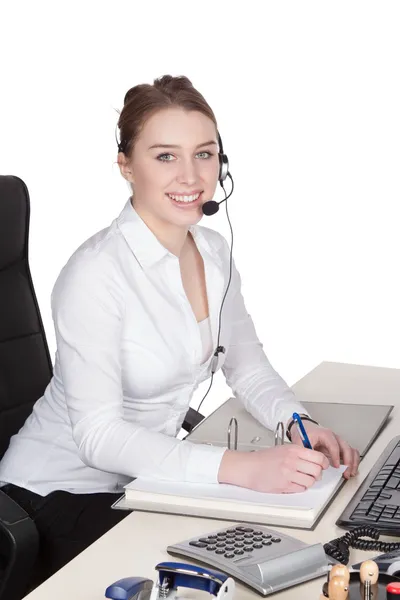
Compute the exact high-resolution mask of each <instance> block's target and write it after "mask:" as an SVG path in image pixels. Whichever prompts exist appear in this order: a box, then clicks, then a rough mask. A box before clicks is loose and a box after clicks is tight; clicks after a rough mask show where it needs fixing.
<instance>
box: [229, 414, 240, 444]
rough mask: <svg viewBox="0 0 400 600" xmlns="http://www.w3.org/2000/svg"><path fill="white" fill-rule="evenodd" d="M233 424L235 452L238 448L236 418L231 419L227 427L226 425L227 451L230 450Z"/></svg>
mask: <svg viewBox="0 0 400 600" xmlns="http://www.w3.org/2000/svg"><path fill="white" fill-rule="evenodd" d="M232 423H234V424H235V447H234V450H237V448H238V427H239V426H238V422H237V419H236V417H232V418H231V420H230V421H229V425H228V450H231V424H232Z"/></svg>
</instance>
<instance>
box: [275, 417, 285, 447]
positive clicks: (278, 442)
mask: <svg viewBox="0 0 400 600" xmlns="http://www.w3.org/2000/svg"><path fill="white" fill-rule="evenodd" d="M284 441H285V427H284V425H283V423H282V421H279V422H278V424H277V426H276V429H275V446H283V444H284Z"/></svg>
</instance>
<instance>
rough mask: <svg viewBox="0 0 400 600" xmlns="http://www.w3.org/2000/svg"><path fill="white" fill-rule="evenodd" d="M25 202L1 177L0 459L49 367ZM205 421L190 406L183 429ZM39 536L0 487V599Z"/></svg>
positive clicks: (23, 575)
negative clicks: (34, 283) (32, 261)
mask: <svg viewBox="0 0 400 600" xmlns="http://www.w3.org/2000/svg"><path fill="white" fill-rule="evenodd" d="M29 216H30V200H29V192H28V188H27V187H26V185H25V183H24V182H23V181H22V180H21V179H20V178H19V177H15V176H13V175H0V459H1V457H2V456H3V455H4V452H5V451H6V449H7V447H8V444H9V442H10V438H11V436H12V435H14V434H15V433H17V432H18V430H19V429H20V428H21V427H22V425H23V424H24V422H25V420H26V418H27V417H28V415H29V414H30V413H31V411H32V407H33V405H34V403H35V402H36V400H37V399H38V398H40V396H42V395H43V393H44V390H45V388H46V386H47V384H48V383H49V381H50V379H51V377H52V374H53V366H52V362H51V358H50V353H49V349H48V346H47V341H46V335H45V331H44V327H43V323H42V319H41V316H40V311H39V306H38V303H37V300H36V295H35V290H34V287H33V283H32V278H31V274H30V270H29V262H28V235H29ZM203 418H204V417H203V416H202V415H201V414H200V413H198V412H196V411H195V410H193V409H192V408H189V410H188V412H187V414H186V417H185V420H184V423H183V425H182V427H183V428H184V429H185V430H186V431H191V429H192V428H193V427H194V426H195V425H197V424H198V423H199V422H200V421H202V419H203ZM38 547H39V536H38V532H37V529H36V526H35V524H34V522H33V521H32V519H30V518H29V516H28V515H27V513H26V512H25V511H24V510H23V509H22V508H21V507H20V506H19V505H18V504H17V503H16V502H14V500H12V499H11V498H9V496H7V495H6V494H5V493H4V492H2V491H1V488H0V600H20V599H21V598H22V597H23V596H24V595H25V594H26V593H27V592H28V582H29V580H30V577H31V573H32V568H33V566H34V563H35V560H36V558H37V553H38Z"/></svg>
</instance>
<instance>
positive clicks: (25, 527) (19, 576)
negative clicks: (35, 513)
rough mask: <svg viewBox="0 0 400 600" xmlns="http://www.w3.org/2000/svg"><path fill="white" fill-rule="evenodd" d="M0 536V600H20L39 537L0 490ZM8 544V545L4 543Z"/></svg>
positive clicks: (21, 511)
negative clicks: (0, 550)
mask: <svg viewBox="0 0 400 600" xmlns="http://www.w3.org/2000/svg"><path fill="white" fill-rule="evenodd" d="M0 534H1V538H2V542H3V541H4V540H6V548H5V554H6V557H7V559H8V560H7V564H6V567H5V570H4V573H3V575H2V578H1V580H0V599H1V600H3V599H4V600H6V599H7V600H21V598H22V597H23V596H24V595H25V594H26V593H27V592H28V584H29V580H30V577H31V573H32V569H33V566H34V564H35V561H36V558H37V554H38V549H39V534H38V531H37V529H36V525H35V523H34V522H33V521H32V519H31V518H30V517H29V515H28V514H27V513H26V512H25V511H24V510H23V509H22V508H21V507H20V506H19V505H18V504H17V503H16V502H15V501H14V500H13V499H12V498H10V497H9V496H7V494H5V493H4V492H2V491H1V489H0ZM7 542H8V543H7Z"/></svg>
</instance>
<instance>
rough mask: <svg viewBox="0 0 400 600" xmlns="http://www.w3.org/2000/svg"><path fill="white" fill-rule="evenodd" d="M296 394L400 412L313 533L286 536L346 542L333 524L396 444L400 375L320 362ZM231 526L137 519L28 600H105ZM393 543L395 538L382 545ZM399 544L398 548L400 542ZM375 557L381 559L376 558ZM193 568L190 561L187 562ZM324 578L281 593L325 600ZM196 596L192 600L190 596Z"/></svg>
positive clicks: (242, 593)
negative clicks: (176, 550) (193, 541)
mask: <svg viewBox="0 0 400 600" xmlns="http://www.w3.org/2000/svg"><path fill="white" fill-rule="evenodd" d="M293 389H294V391H295V392H296V393H298V394H299V396H301V397H302V398H303V399H304V400H313V401H315V400H318V401H321V402H324V401H325V402H353V403H371V404H372V403H374V404H377V403H382V404H393V405H394V406H395V408H394V410H393V411H392V415H391V417H390V418H389V421H388V423H387V425H386V426H385V428H384V430H383V431H382V433H381V434H380V435H379V437H378V439H377V440H376V441H375V443H374V444H373V445H372V447H371V449H370V450H369V452H368V453H367V455H366V457H365V458H364V459H363V461H362V463H361V465H360V473H359V475H358V476H357V478H353V479H352V480H351V481H349V482H347V483H346V484H345V485H344V486H343V488H342V490H341V491H340V493H339V494H338V495H337V497H336V499H335V500H334V502H333V503H332V504H331V506H330V508H329V509H328V511H327V512H326V513H325V515H324V517H323V518H322V519H321V521H320V522H319V524H318V526H317V527H316V529H315V530H314V531H303V530H296V529H285V528H280V527H276V528H275V529H277V530H278V531H286V532H287V533H289V534H290V535H294V536H296V537H298V538H299V539H301V540H303V541H305V542H309V543H315V542H319V541H322V542H326V541H328V540H331V539H333V538H335V537H338V536H340V535H343V534H344V533H345V531H344V530H342V529H339V528H338V527H336V526H335V525H334V523H335V521H336V519H337V518H338V517H339V515H340V513H341V512H342V510H343V509H344V508H345V506H346V505H347V503H348V502H349V500H350V498H351V497H352V496H353V494H354V493H355V491H356V489H357V488H358V486H359V485H360V483H361V481H362V480H363V479H364V477H365V476H366V475H367V473H368V472H369V470H370V469H371V467H372V466H373V464H374V463H375V461H376V460H377V459H378V457H379V456H380V454H381V452H382V451H383V450H384V448H385V446H386V445H387V443H388V442H389V440H390V439H391V438H393V437H394V436H395V435H397V434H399V431H400V369H385V368H380V367H365V366H358V365H347V364H340V363H325V362H324V363H321V364H320V365H319V366H318V367H317V368H316V369H314V370H313V371H312V372H311V373H309V374H308V375H306V377H304V378H303V379H301V380H300V381H299V382H298V383H297V384H296V385H295V386H293ZM228 526H229V522H228V521H217V520H214V519H212V520H210V519H202V518H194V517H181V516H171V515H163V514H154V513H145V512H132V513H129V514H128V516H127V517H126V519H124V520H123V521H122V522H120V523H119V524H118V525H116V526H115V527H114V528H113V529H112V530H110V531H109V532H108V533H106V534H105V535H104V536H103V537H101V538H100V539H99V540H97V541H96V542H95V543H94V544H92V545H91V546H90V547H89V548H87V549H86V550H85V551H84V552H82V553H81V554H80V555H79V556H77V557H76V558H75V559H74V560H72V561H71V562H70V563H68V564H67V565H66V566H65V567H64V568H63V569H60V571H58V572H57V573H56V574H55V575H53V577H51V578H50V579H48V580H47V581H45V582H44V583H43V584H42V585H41V586H40V587H38V588H37V589H36V590H34V591H33V592H32V593H31V594H29V595H28V596H26V598H27V599H29V600H55V599H57V600H64V599H65V600H98V599H99V598H104V591H105V589H106V587H107V586H108V585H109V584H110V583H112V582H113V581H116V580H117V579H120V578H122V577H129V576H133V575H135V576H141V577H149V578H150V579H153V580H154V578H155V571H154V566H155V565H156V564H157V563H158V562H161V561H165V560H177V561H181V559H179V558H177V557H172V556H170V555H169V554H167V552H166V550H165V548H166V547H167V546H168V544H172V543H175V542H178V541H180V540H183V539H185V538H188V537H192V536H196V535H201V534H205V533H207V532H208V531H210V530H212V529H216V528H218V527H228ZM383 539H386V540H390V538H383ZM393 540H394V541H399V540H398V539H397V540H395V538H393ZM375 554H376V553H375ZM373 555H374V554H373V553H368V552H362V551H360V550H358V551H356V550H352V551H351V558H350V560H351V562H352V563H355V562H358V561H360V560H365V559H366V558H370V557H372V556H373ZM187 562H190V561H187ZM323 581H324V580H323V578H320V579H315V580H313V581H311V582H308V583H304V584H302V585H300V586H297V587H295V588H290V589H288V590H285V591H283V592H280V593H279V598H280V600H289V599H290V600H294V599H296V600H313V599H315V600H318V598H319V594H320V592H321V586H322V583H323ZM236 590H237V591H236V598H237V599H238V600H239V598H240V600H250V599H251V600H254V599H255V598H261V596H260V595H258V594H256V593H255V592H253V591H251V590H250V589H248V588H246V587H244V586H242V585H240V584H237V587H236ZM189 593H190V592H189V591H188V592H187V594H186V596H187V597H189ZM192 593H193V596H190V597H191V598H192V597H193V598H204V597H205V594H204V592H192Z"/></svg>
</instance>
